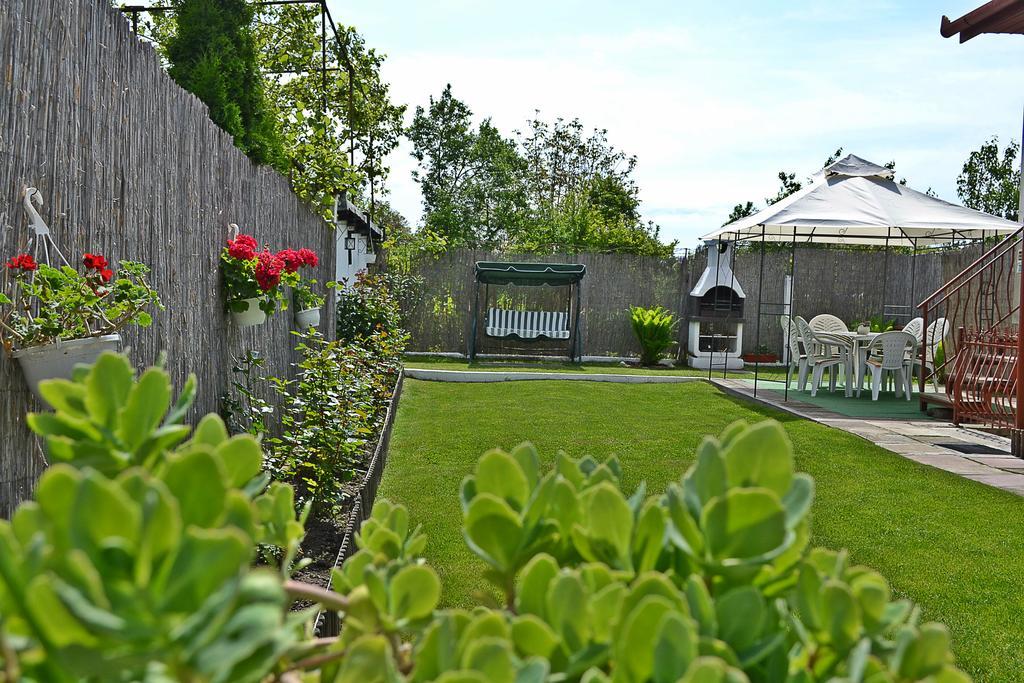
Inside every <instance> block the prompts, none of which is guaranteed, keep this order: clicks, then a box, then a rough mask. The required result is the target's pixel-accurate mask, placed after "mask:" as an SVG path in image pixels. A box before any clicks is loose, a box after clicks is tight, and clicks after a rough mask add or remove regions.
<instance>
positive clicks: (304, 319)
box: [295, 308, 320, 330]
mask: <svg viewBox="0 0 1024 683" xmlns="http://www.w3.org/2000/svg"><path fill="white" fill-rule="evenodd" d="M295 324H296V325H298V326H299V329H302V330H305V329H307V328H310V327H317V326H318V325H319V324H320V309H319V308H307V309H306V310H304V311H296V312H295Z"/></svg>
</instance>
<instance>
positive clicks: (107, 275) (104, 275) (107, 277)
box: [100, 268, 114, 282]
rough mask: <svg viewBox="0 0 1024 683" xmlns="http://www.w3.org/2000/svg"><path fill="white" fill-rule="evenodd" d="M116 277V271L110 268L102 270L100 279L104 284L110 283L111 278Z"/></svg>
mask: <svg viewBox="0 0 1024 683" xmlns="http://www.w3.org/2000/svg"><path fill="white" fill-rule="evenodd" d="M112 277H114V271H112V270H111V269H110V268H103V269H102V270H100V279H102V280H103V281H104V282H110V278H112Z"/></svg>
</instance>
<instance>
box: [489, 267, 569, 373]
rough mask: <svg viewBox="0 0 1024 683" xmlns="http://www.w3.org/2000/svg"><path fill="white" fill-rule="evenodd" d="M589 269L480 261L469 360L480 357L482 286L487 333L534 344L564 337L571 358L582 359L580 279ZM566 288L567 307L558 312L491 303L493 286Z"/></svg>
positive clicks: (492, 336) (498, 337)
mask: <svg viewBox="0 0 1024 683" xmlns="http://www.w3.org/2000/svg"><path fill="white" fill-rule="evenodd" d="M586 272H587V267H586V266H585V265H583V264H582V263H498V262H494V261H477V262H476V286H475V289H474V293H473V328H472V330H471V332H470V342H469V359H470V361H474V360H476V355H477V345H478V342H479V338H478V337H479V334H478V332H479V328H480V285H483V286H484V302H485V304H486V305H487V306H488V308H487V317H486V319H485V321H484V326H483V336H485V337H489V338H492V339H510V340H515V341H521V342H527V343H534V342H538V341H542V340H556V341H557V340H564V341H566V342H567V344H566V346H567V354H566V355H568V357H569V360H570V361H577V360H580V357H581V354H582V351H581V349H580V281H581V280H583V276H584V275H585V274H586ZM491 285H496V286H508V285H512V286H515V287H542V286H548V287H565V288H567V295H566V300H565V306H564V308H563V309H562V310H558V311H543V310H525V311H518V310H512V309H508V308H499V307H497V306H491V305H490V303H489V302H490V287H491Z"/></svg>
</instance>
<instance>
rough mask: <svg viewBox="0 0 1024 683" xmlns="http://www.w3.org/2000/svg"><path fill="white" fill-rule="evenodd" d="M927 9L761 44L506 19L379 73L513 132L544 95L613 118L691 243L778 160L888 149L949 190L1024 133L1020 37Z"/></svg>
mask: <svg viewBox="0 0 1024 683" xmlns="http://www.w3.org/2000/svg"><path fill="white" fill-rule="evenodd" d="M452 1H454V0H452ZM876 5H877V4H876ZM876 9H877V7H876ZM879 11H882V10H879ZM929 12H931V10H929ZM929 16H930V14H929ZM933 18H934V19H935V21H934V22H931V23H933V24H935V25H934V26H932V25H929V26H928V27H927V30H925V29H924V28H922V29H921V30H920V31H919V32H916V33H915V32H911V33H907V34H906V35H901V34H899V33H895V34H890V35H885V34H884V33H883V34H880V35H878V36H877V37H872V38H867V39H856V38H850V39H837V40H820V41H818V42H817V43H813V44H809V45H807V46H801V45H779V44H772V45H762V46H758V45H755V44H751V43H749V42H738V39H740V38H741V37H740V36H737V35H735V34H730V31H729V27H723V26H718V27H715V28H714V29H713V30H709V31H705V32H701V31H697V30H695V29H694V28H692V27H681V26H678V25H672V24H665V25H658V23H657V17H653V18H652V25H651V26H649V27H640V28H633V29H630V30H625V31H623V32H621V33H616V32H615V31H611V32H609V33H588V34H583V35H579V34H576V33H575V32H573V31H572V29H571V28H570V27H567V28H566V31H565V35H564V39H563V40H552V39H551V37H550V36H545V37H544V38H543V39H531V38H529V37H527V38H524V39H522V40H516V41H512V40H510V39H509V37H508V36H507V35H501V34H500V31H499V35H498V36H496V40H495V41H494V44H493V47H492V49H484V48H481V47H480V43H479V42H475V43H474V49H473V50H472V51H471V52H464V51H461V50H460V49H459V48H458V46H454V47H453V46H444V45H441V46H438V47H437V48H436V49H435V48H429V49H423V48H420V49H416V50H408V51H403V50H400V49H391V50H390V58H389V60H388V62H387V64H386V67H385V75H386V77H387V78H388V79H389V80H390V81H391V83H392V84H393V90H394V94H395V96H396V98H397V99H398V100H399V101H404V102H408V103H410V104H411V105H416V104H426V102H427V99H428V97H429V96H430V95H431V94H437V93H439V92H440V91H441V89H442V88H443V86H444V84H445V83H447V82H451V83H452V84H453V88H454V92H455V94H456V96H458V97H460V98H461V99H463V100H465V101H466V102H467V103H468V104H469V106H470V107H471V108H472V109H473V111H474V112H475V113H476V114H477V115H478V117H481V118H482V117H484V116H491V117H492V118H493V120H494V122H495V123H496V124H497V125H498V126H499V127H500V128H501V129H502V130H503V131H504V132H506V134H510V133H511V131H512V129H514V128H517V127H522V126H523V125H524V124H525V122H526V120H527V118H528V117H530V116H532V114H533V111H534V110H535V109H540V110H541V113H542V115H543V116H545V117H547V118H553V117H555V116H563V117H567V118H571V117H576V116H578V117H579V118H580V119H581V120H582V121H583V123H584V124H585V125H587V126H588V127H602V128H607V129H608V131H609V138H610V140H611V141H612V143H613V144H615V145H616V146H617V147H619V148H620V149H622V150H623V151H625V152H627V153H629V154H635V155H637V157H638V158H639V165H638V167H637V171H636V175H637V180H638V182H639V184H640V188H641V198H642V199H643V202H644V205H643V208H644V210H645V212H646V214H647V215H648V217H650V218H652V219H654V220H655V221H657V222H659V223H660V224H661V225H662V226H663V230H662V234H663V236H664V237H666V238H670V239H671V238H678V239H681V240H682V242H683V243H684V245H691V244H693V243H694V241H695V239H696V237H697V236H699V235H700V234H702V233H704V232H707V231H709V230H711V229H713V228H715V227H717V226H718V225H720V224H721V223H722V221H724V219H725V217H726V216H727V215H728V213H729V211H730V209H731V207H732V206H733V205H734V204H736V203H738V202H741V201H746V200H748V199H749V200H753V201H755V202H758V203H762V202H763V198H764V197H766V196H770V195H772V194H774V193H775V189H776V186H777V182H776V180H775V176H776V174H777V172H778V170H780V169H783V168H785V169H789V170H793V171H796V172H797V173H798V175H799V176H805V175H809V174H810V173H812V172H813V171H815V170H816V169H817V168H818V167H819V166H820V164H821V162H822V161H824V157H825V156H826V155H827V154H828V153H830V152H831V151H833V150H834V149H835V148H836V147H837V146H839V145H844V146H845V147H846V151H848V152H855V153H857V154H859V155H861V156H864V157H867V158H869V159H873V160H875V161H878V162H880V163H881V162H885V161H889V160H890V159H895V160H896V162H897V164H898V166H897V171H898V173H900V174H901V175H905V176H906V177H908V178H909V179H910V180H911V184H912V185H914V186H916V187H920V188H921V189H924V188H926V187H929V186H930V187H933V188H935V189H936V190H938V191H939V192H940V194H942V195H943V196H945V197H946V198H949V199H955V196H954V179H955V177H956V174H957V172H958V171H959V168H960V166H961V164H962V162H963V159H964V158H965V156H966V154H967V153H968V152H969V151H970V149H972V148H974V147H976V146H977V145H978V144H980V142H981V141H982V140H983V139H984V138H986V137H987V136H988V135H990V134H992V133H1000V134H1001V135H1002V137H1003V138H1004V139H1005V138H1008V137H1011V136H1013V137H1017V138H1019V137H1020V133H1019V127H1020V110H1019V101H1018V98H1019V93H1020V92H1021V91H1022V90H1024V88H1022V87H1021V85H1022V75H1021V71H1020V69H1019V67H1018V65H1019V64H1020V63H1021V59H1020V58H1021V56H1022V54H1024V40H1020V41H1016V42H1014V43H1009V42H1005V41H1004V42H999V41H998V39H997V41H996V42H992V43H990V44H989V45H986V46H980V47H979V46H973V45H968V46H959V45H957V44H956V43H955V42H954V41H951V40H943V39H941V38H940V37H939V36H938V30H937V23H938V22H937V18H935V17H933ZM804 19H805V20H806V19H807V17H806V16H804ZM834 28H835V27H834V26H830V27H829V30H834ZM730 35H732V38H731V40H729V39H728V36H730ZM478 38H479V36H478ZM980 40H985V39H984V38H983V39H979V41H980ZM968 48H970V49H968ZM392 166H393V168H394V171H393V173H392V180H391V182H390V185H391V187H392V200H393V202H394V204H395V205H396V207H397V208H398V209H399V210H401V211H402V212H403V213H405V214H406V215H407V216H408V217H409V218H410V219H411V220H413V221H414V222H415V221H416V220H417V219H418V217H419V214H420V197H419V191H418V187H417V186H416V185H415V184H414V183H413V182H412V180H411V178H410V171H411V169H412V166H413V162H412V160H411V158H410V157H409V156H408V147H407V146H403V148H401V149H400V150H399V151H398V152H397V153H396V154H395V156H394V157H393V159H392Z"/></svg>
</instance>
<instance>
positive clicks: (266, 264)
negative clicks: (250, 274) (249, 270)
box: [255, 251, 285, 292]
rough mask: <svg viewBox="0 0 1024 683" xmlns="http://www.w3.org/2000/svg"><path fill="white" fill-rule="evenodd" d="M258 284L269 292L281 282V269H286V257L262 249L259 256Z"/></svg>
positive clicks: (257, 266) (257, 267) (257, 265)
mask: <svg viewBox="0 0 1024 683" xmlns="http://www.w3.org/2000/svg"><path fill="white" fill-rule="evenodd" d="M257 258H258V259H259V262H258V263H257V264H256V273H255V275H256V284H258V285H259V287H260V289H261V290H263V291H264V292H269V291H270V290H272V289H273V288H274V287H277V285H278V284H280V282H281V271H282V270H284V267H285V262H284V259H282V258H280V257H279V256H277V255H275V254H271V253H270V252H269V251H261V252H260V253H259V255H258V256H257Z"/></svg>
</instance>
